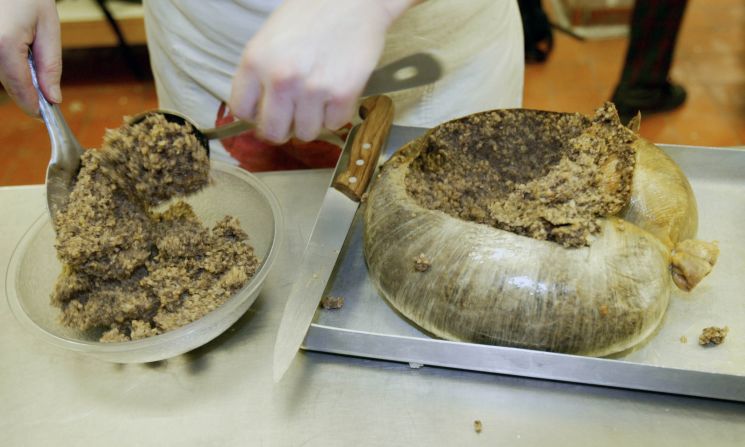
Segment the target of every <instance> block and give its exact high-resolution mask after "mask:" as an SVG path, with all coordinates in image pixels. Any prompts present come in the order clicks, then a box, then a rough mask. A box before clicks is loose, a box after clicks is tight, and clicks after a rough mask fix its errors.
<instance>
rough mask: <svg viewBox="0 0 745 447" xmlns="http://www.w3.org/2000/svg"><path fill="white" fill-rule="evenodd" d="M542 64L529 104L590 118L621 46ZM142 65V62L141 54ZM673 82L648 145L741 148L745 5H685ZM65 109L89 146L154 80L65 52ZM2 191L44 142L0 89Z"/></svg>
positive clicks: (102, 56)
mask: <svg viewBox="0 0 745 447" xmlns="http://www.w3.org/2000/svg"><path fill="white" fill-rule="evenodd" d="M555 37H556V43H555V47H554V51H553V53H552V54H551V56H550V58H549V60H548V62H547V63H545V64H542V65H529V66H528V67H527V69H526V80H525V107H529V108H535V109H545V110H558V111H577V112H582V113H588V114H589V113H592V111H593V110H594V109H595V108H596V107H598V106H599V105H600V104H602V102H603V101H605V100H607V99H608V98H609V97H610V94H611V92H612V90H613V88H614V86H615V82H616V81H617V79H618V75H619V73H620V69H621V63H622V61H623V58H624V54H625V49H626V41H625V39H613V40H604V41H584V42H580V41H577V40H575V39H573V38H571V37H568V36H566V35H564V34H561V33H556V34H555ZM139 55H140V57H139V59H140V60H141V62H142V63H145V64H146V62H147V61H146V55H145V53H144V50H142V49H140V50H139ZM672 76H673V78H674V79H675V80H677V81H679V82H681V83H682V84H683V85H684V86H685V87H686V88H687V90H688V93H689V99H688V102H687V103H686V104H685V106H684V107H682V108H681V109H679V110H676V111H673V112H670V113H667V114H664V115H657V116H650V117H646V118H644V119H643V120H642V134H643V135H644V136H645V137H647V138H649V139H650V140H652V141H654V142H660V143H677V144H691V145H704V146H735V145H745V2H743V1H742V0H691V1H690V3H689V7H688V11H687V12H686V17H685V20H684V23H683V29H682V30H681V35H680V40H679V44H678V49H677V53H676V59H675V65H674V67H673V73H672ZM63 94H64V104H63V112H64V114H65V117H66V118H67V119H68V121H69V124H70V127H71V128H72V130H73V132H75V134H76V135H77V136H78V138H79V139H80V141H81V143H82V144H83V145H84V146H86V147H93V146H97V145H98V144H99V143H100V141H101V138H102V136H103V132H104V129H106V128H110V127H114V126H116V125H118V124H119V123H120V122H121V119H122V116H124V115H128V114H134V113H138V112H140V111H143V110H146V109H149V108H154V107H156V105H157V101H156V97H155V89H154V87H153V85H152V80H144V81H141V80H137V79H135V78H134V76H132V75H131V74H130V73H129V71H128V69H127V68H126V66H125V65H124V64H123V63H122V61H121V59H120V58H119V54H118V53H117V51H116V50H103V51H101V50H96V51H95V52H90V51H75V52H67V53H66V54H65V72H64V77H63ZM0 123H2V124H0V148H1V149H0V157H2V160H3V161H2V163H1V164H0V185H18V184H29V183H42V182H43V181H44V172H45V168H46V164H47V162H48V160H49V141H48V138H47V135H46V131H45V129H44V126H43V124H42V123H41V122H39V121H36V120H33V119H31V118H28V117H26V116H24V115H23V114H22V113H21V112H20V111H19V110H18V109H17V108H16V107H15V106H14V105H13V104H12V103H11V101H10V100H9V99H8V98H7V96H5V95H4V93H2V91H0Z"/></svg>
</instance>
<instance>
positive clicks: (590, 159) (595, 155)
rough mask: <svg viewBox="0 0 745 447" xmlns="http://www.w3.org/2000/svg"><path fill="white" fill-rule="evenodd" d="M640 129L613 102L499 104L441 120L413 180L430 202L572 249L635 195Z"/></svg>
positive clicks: (411, 187)
mask: <svg viewBox="0 0 745 447" xmlns="http://www.w3.org/2000/svg"><path fill="white" fill-rule="evenodd" d="M632 137H633V134H632V133H631V132H629V131H628V130H627V129H625V128H624V127H623V126H622V125H621V123H620V122H619V121H618V118H617V117H616V114H615V111H614V110H613V105H612V104H610V103H607V104H606V105H605V106H604V107H603V108H601V109H600V110H599V111H598V112H597V114H596V116H595V117H594V118H593V119H592V120H590V119H588V118H586V117H584V116H582V115H579V114H576V115H554V114H546V116H540V117H539V116H538V115H536V116H535V117H533V118H529V119H526V118H524V117H523V115H520V114H514V113H510V111H509V110H498V111H494V112H490V113H488V114H479V115H474V116H469V117H467V118H464V119H461V120H456V121H452V122H450V123H446V124H444V125H442V126H438V127H437V128H435V130H434V131H432V132H430V133H429V134H428V135H427V136H426V142H425V145H426V146H425V150H424V151H423V152H422V154H421V155H420V156H419V157H418V158H417V160H415V161H414V163H412V166H411V170H410V171H409V174H408V176H407V178H406V187H407V190H408V192H409V194H410V195H411V196H412V197H414V198H415V199H417V201H418V202H419V203H420V204H421V205H422V206H424V207H426V208H429V209H434V210H440V211H443V212H445V213H447V214H450V215H451V216H454V217H458V218H460V219H464V220H469V221H474V222H477V223H482V224H486V225H491V226H494V227H496V228H500V229H503V230H507V231H511V232H513V233H516V234H520V235H523V236H529V237H532V238H535V239H541V240H550V241H554V242H557V243H559V244H562V245H564V246H567V247H580V246H585V245H588V244H589V243H590V241H591V239H592V235H594V234H596V233H597V232H598V231H599V229H600V225H599V222H598V219H599V218H601V217H604V216H609V215H614V214H617V213H618V212H620V211H621V210H622V209H623V207H624V206H625V205H626V204H627V203H628V200H629V197H630V195H631V182H632V178H633V170H634V162H635V152H634V149H633V148H632V146H631V142H632Z"/></svg>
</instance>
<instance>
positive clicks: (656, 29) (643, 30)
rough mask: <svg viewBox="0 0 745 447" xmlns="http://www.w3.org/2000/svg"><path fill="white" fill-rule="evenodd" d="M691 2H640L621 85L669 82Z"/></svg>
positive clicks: (648, 0)
mask: <svg viewBox="0 0 745 447" xmlns="http://www.w3.org/2000/svg"><path fill="white" fill-rule="evenodd" d="M687 3H688V0H637V1H636V2H635V4H634V10H633V12H632V17H631V26H630V35H629V47H628V50H627V52H626V61H625V63H624V66H623V72H622V74H621V81H620V85H621V86H640V87H655V86H661V85H664V84H665V83H666V82H667V80H668V75H669V73H670V66H671V64H672V59H673V53H674V51H675V43H676V41H677V39H678V31H679V30H680V24H681V22H682V21H683V13H684V12H685V8H686V4H687Z"/></svg>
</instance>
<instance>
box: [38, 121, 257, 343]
mask: <svg viewBox="0 0 745 447" xmlns="http://www.w3.org/2000/svg"><path fill="white" fill-rule="evenodd" d="M208 182H209V158H208V156H207V153H206V151H205V150H204V148H203V147H201V146H200V144H199V142H198V141H197V139H196V138H195V137H194V135H192V134H191V132H190V129H189V128H188V127H186V126H184V125H181V124H176V123H169V122H167V121H166V120H165V119H164V118H163V117H162V116H160V115H153V116H150V117H148V118H146V119H145V120H144V121H142V122H140V123H138V124H135V125H131V126H130V125H124V126H122V127H120V128H119V129H116V130H112V131H108V132H107V134H106V137H105V138H104V143H103V147H102V148H101V150H89V151H86V152H85V153H84V154H83V156H82V159H81V170H80V173H79V174H78V177H77V181H76V184H75V187H74V189H73V191H72V194H71V195H70V199H69V201H68V203H67V205H66V207H65V208H64V209H63V210H62V211H61V212H59V213H58V214H57V215H56V216H55V222H54V223H55V230H56V233H57V241H56V245H55V246H56V248H57V255H58V257H59V259H60V260H61V261H62V263H63V271H62V274H61V275H60V277H59V278H58V280H57V283H56V284H55V288H54V291H53V292H52V303H53V304H54V305H55V306H58V307H60V308H61V309H62V317H61V319H62V322H63V323H64V324H65V325H67V326H70V327H72V328H75V329H78V330H81V331H87V330H92V329H103V330H104V331H105V332H104V333H103V335H102V336H101V341H104V342H112V341H127V340H135V339H140V338H145V337H150V336H153V335H158V334H161V333H164V332H167V331H169V330H172V329H175V328H177V327H180V326H183V325H185V324H187V323H190V322H192V321H195V320H197V319H199V318H201V317H202V316H204V315H205V314H207V313H208V312H210V311H212V310H214V309H216V308H217V307H219V306H220V305H221V304H222V303H224V302H225V301H227V300H228V298H230V296H231V295H232V294H233V293H234V292H235V291H236V290H238V289H240V288H241V287H242V286H243V285H244V284H245V283H246V282H247V281H248V280H249V279H250V278H251V277H252V276H253V275H254V273H255V272H256V269H257V268H258V266H259V259H258V258H257V257H256V256H255V255H254V251H253V248H252V247H251V245H250V244H249V243H248V236H247V235H246V234H245V232H243V230H241V228H240V224H239V222H238V221H237V219H235V218H232V217H230V216H226V217H225V218H223V219H222V220H220V221H219V222H217V223H216V224H215V226H214V227H213V228H212V229H209V228H206V227H205V226H204V225H203V224H202V223H201V222H200V221H199V218H198V217H197V216H196V215H195V214H194V211H193V210H192V209H191V207H190V206H189V205H188V204H187V203H186V202H183V201H176V202H175V203H173V204H172V205H171V206H170V207H169V208H168V209H167V210H165V211H163V212H156V211H155V210H154V209H153V207H155V206H157V205H159V204H161V203H163V202H165V201H167V200H169V199H171V198H173V197H179V196H184V195H187V194H191V193H194V192H196V191H198V190H200V189H201V188H203V187H205V186H206V185H207V184H208Z"/></svg>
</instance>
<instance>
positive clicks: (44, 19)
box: [0, 0, 62, 115]
mask: <svg viewBox="0 0 745 447" xmlns="http://www.w3.org/2000/svg"><path fill="white" fill-rule="evenodd" d="M0 11H1V12H0V83H2V84H3V87H5V90H6V91H7V92H8V94H9V95H10V97H11V98H12V99H13V100H14V101H15V102H16V103H17V104H18V105H19V106H20V107H21V108H22V109H23V111H24V112H26V113H28V114H29V115H38V110H39V97H38V95H37V93H36V89H34V85H33V84H32V83H31V71H30V70H29V67H28V61H27V59H28V50H29V49H31V50H32V51H33V55H34V62H35V64H36V72H37V74H38V79H39V86H40V87H41V91H42V92H44V96H45V97H46V98H47V100H49V101H50V102H53V103H59V102H61V101H62V93H61V91H60V76H61V75H62V56H61V48H60V25H59V17H58V16H57V7H56V6H55V3H54V0H23V1H19V0H0Z"/></svg>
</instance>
